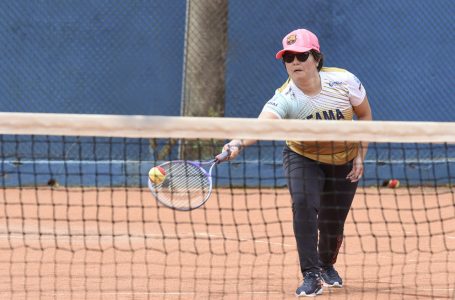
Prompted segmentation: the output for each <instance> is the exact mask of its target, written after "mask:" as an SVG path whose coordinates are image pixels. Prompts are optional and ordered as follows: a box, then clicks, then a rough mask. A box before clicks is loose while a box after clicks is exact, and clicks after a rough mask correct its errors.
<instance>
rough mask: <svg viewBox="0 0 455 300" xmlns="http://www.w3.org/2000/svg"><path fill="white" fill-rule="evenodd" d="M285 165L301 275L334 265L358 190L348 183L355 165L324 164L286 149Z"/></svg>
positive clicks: (353, 184) (284, 154) (355, 185)
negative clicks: (346, 221)
mask: <svg viewBox="0 0 455 300" xmlns="http://www.w3.org/2000/svg"><path fill="white" fill-rule="evenodd" d="M283 165H284V172H285V175H286V178H287V182H288V188H289V191H290V193H291V198H292V213H293V226H294V235H295V238H296V241H297V250H298V253H299V259H300V269H301V271H302V274H304V273H305V272H307V271H318V270H319V268H320V267H321V266H330V265H333V264H335V262H336V259H337V255H338V251H339V250H340V247H341V243H342V242H343V230H344V222H345V220H346V217H347V215H348V213H349V209H350V208H351V204H352V200H353V199H354V195H355V192H356V189H357V183H356V182H355V183H351V182H350V181H349V180H347V179H346V175H347V174H348V173H349V172H350V171H351V169H352V162H349V163H347V164H344V165H331V164H324V163H320V162H317V161H314V160H311V159H308V158H306V157H304V156H301V155H299V154H297V153H295V152H294V151H292V150H290V149H289V148H288V147H285V149H284V151H283ZM318 230H319V239H318Z"/></svg>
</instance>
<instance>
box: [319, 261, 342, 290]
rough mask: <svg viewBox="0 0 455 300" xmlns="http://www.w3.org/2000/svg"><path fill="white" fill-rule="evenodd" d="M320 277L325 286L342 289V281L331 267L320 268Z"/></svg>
mask: <svg viewBox="0 0 455 300" xmlns="http://www.w3.org/2000/svg"><path fill="white" fill-rule="evenodd" d="M321 277H322V280H323V281H324V285H325V286H334V287H342V286H343V279H341V277H340V275H338V272H337V271H336V270H335V268H334V267H333V266H329V267H322V268H321Z"/></svg>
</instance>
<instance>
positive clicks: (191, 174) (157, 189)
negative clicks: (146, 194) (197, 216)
mask: <svg viewBox="0 0 455 300" xmlns="http://www.w3.org/2000/svg"><path fill="white" fill-rule="evenodd" d="M210 163H212V166H211V167H210V170H209V172H207V171H206V170H205V169H204V168H203V167H202V165H205V164H207V163H205V164H202V163H198V162H193V161H183V160H178V161H169V162H166V163H164V164H161V165H160V167H162V168H163V169H164V170H165V172H166V177H165V179H164V180H163V181H162V182H160V183H158V184H155V183H153V182H152V181H151V180H150V179H148V186H149V189H150V191H151V192H152V194H153V196H155V198H156V200H157V201H158V202H159V203H161V204H163V205H165V206H167V207H169V208H172V209H176V210H182V211H188V210H193V209H196V208H198V207H201V206H202V205H203V204H204V203H205V202H206V201H207V200H208V199H209V197H210V195H211V193H212V177H211V174H210V173H211V170H212V168H213V163H214V161H211V162H210Z"/></svg>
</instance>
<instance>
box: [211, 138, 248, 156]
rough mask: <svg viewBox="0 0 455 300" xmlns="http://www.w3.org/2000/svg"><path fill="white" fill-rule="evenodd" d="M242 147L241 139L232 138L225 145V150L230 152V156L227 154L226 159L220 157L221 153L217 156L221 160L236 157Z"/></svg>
mask: <svg viewBox="0 0 455 300" xmlns="http://www.w3.org/2000/svg"><path fill="white" fill-rule="evenodd" d="M242 148H243V143H242V141H241V140H232V141H230V142H229V143H227V144H226V145H224V146H223V151H229V152H230V154H229V156H227V157H226V158H224V159H220V157H221V154H218V155H217V156H216V157H215V158H216V159H218V160H219V161H226V160H232V159H235V158H236V157H237V156H238V155H239V154H240V150H242Z"/></svg>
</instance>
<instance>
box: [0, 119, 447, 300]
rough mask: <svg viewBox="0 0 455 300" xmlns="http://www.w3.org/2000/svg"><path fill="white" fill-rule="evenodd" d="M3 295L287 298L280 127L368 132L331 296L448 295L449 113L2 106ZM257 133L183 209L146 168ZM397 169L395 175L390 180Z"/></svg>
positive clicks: (292, 254)
mask: <svg viewBox="0 0 455 300" xmlns="http://www.w3.org/2000/svg"><path fill="white" fill-rule="evenodd" d="M0 131H1V133H0V157H1V165H0V166H1V184H2V185H1V190H0V234H1V238H0V277H1V280H0V295H2V298H5V297H6V298H11V299H38V298H39V299H105V298H112V297H115V298H116V299H124V298H126V299H132V298H134V299H152V298H166V299H168V298H169V299H170V298H179V299H192V298H222V299H263V298H268V299H284V298H287V297H293V291H294V290H295V288H296V287H297V285H298V284H299V283H300V281H301V279H302V278H301V274H300V269H299V261H298V255H297V250H296V242H295V237H294V234H293V223H292V209H291V199H290V196H289V192H288V189H287V187H286V178H285V176H284V174H283V170H282V169H283V166H282V150H283V146H284V142H283V140H296V141H303V140H304V141H317V142H321V143H322V142H345V141H346V140H349V141H368V142H370V143H369V152H368V155H367V158H366V161H365V173H364V176H363V178H362V180H361V182H360V184H359V187H358V189H357V193H356V196H355V199H354V202H353V205H352V208H351V211H350V213H349V215H348V217H347V221H346V225H345V231H344V242H343V244H342V246H341V249H340V254H339V256H338V261H337V264H336V267H337V270H338V271H339V273H340V275H341V276H342V277H343V280H344V287H343V288H342V289H325V291H324V294H327V295H328V297H330V298H332V297H333V299H406V298H409V299H415V298H426V297H434V298H453V297H454V294H455V292H454V288H455V284H454V283H455V275H454V274H455V193H454V180H455V179H454V174H455V151H454V150H455V145H454V144H455V124H454V123H423V122H333V121H332V122H331V121H298V120H256V119H232V118H189V117H186V118H180V117H146V116H106V115H103V116H100V115H60V114H26V113H25V114H24V113H0ZM231 138H240V139H255V140H258V142H257V143H256V144H254V145H252V146H250V147H248V148H247V149H245V151H243V152H242V153H241V155H240V156H239V157H237V158H236V159H235V160H233V161H229V162H226V163H223V164H219V165H217V166H216V167H215V168H214V172H213V179H214V181H213V184H214V188H213V193H212V195H211V197H210V199H209V200H208V201H207V202H206V203H205V204H204V205H203V206H202V207H200V208H198V209H195V210H191V211H186V212H181V211H176V210H172V209H169V208H167V207H165V206H163V205H160V204H158V203H157V201H156V200H155V198H154V197H153V195H152V193H151V192H150V190H149V188H148V180H147V174H148V170H149V169H150V168H151V167H153V166H156V165H159V164H160V163H162V162H164V161H168V160H172V159H180V158H185V159H191V160H205V159H210V158H213V156H214V155H216V154H218V153H219V152H220V151H221V148H222V146H223V145H224V143H226V142H227V141H228V140H227V139H231ZM391 179H396V180H398V181H397V182H399V183H400V185H399V187H396V188H390V187H389V180H391Z"/></svg>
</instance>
